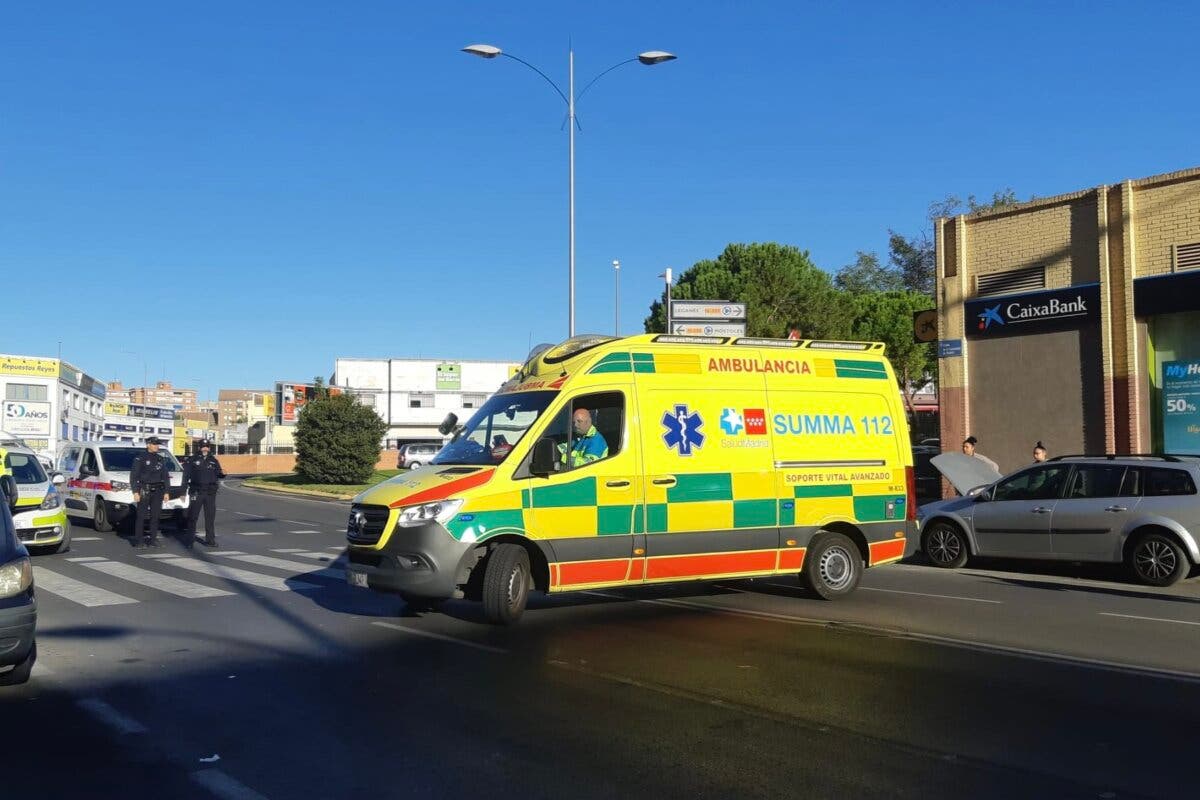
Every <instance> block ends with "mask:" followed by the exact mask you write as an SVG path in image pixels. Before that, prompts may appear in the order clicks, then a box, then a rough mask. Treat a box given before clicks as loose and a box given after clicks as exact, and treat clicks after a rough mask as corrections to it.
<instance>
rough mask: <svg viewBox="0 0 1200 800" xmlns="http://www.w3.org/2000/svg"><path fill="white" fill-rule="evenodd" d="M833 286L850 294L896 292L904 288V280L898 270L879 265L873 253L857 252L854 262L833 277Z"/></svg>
mask: <svg viewBox="0 0 1200 800" xmlns="http://www.w3.org/2000/svg"><path fill="white" fill-rule="evenodd" d="M833 284H834V285H835V286H837V288H839V289H841V290H842V291H843V292H849V293H850V294H866V293H867V292H898V291H900V290H901V289H903V288H904V278H903V276H902V275H901V273H900V271H899V270H897V269H895V268H890V267H885V266H883V265H882V264H880V263H879V256H878V255H876V254H875V253H864V252H863V251H862V250H859V251H858V258H857V259H856V260H855V262H854V263H853V264H847V265H846V266H844V267H842V268H841V269H840V270H838V272H837V275H835V276H833Z"/></svg>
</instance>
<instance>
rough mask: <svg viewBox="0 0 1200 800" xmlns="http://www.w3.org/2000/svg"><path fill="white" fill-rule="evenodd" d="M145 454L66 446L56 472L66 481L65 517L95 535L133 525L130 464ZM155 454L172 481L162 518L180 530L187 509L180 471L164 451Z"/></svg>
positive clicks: (100, 445)
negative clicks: (87, 525)
mask: <svg viewBox="0 0 1200 800" xmlns="http://www.w3.org/2000/svg"><path fill="white" fill-rule="evenodd" d="M145 452H146V448H145V447H139V446H137V445H133V444H127V443H124V442H81V443H72V444H68V445H65V446H64V447H63V448H62V451H61V453H60V454H59V456H58V471H59V472H61V473H62V474H63V477H65V478H66V480H67V483H66V486H65V488H64V492H63V494H64V501H63V502H64V504H65V505H66V508H67V515H68V516H71V517H75V518H76V519H87V520H90V521H91V523H92V526H93V527H94V528H95V529H96V530H98V531H111V530H112V529H113V527H114V526H116V525H120V524H121V523H123V522H125V521H126V520H127V519H128V520H129V521H130V523H131V524H132V521H133V516H134V514H135V513H136V511H137V505H136V504H135V503H134V502H133V492H132V491H130V489H129V469H130V467H131V466H132V465H133V460H134V459H135V458H137V457H138V456H140V455H142V454H143V453H145ZM158 452H159V454H160V455H161V456H162V457H163V458H165V459H166V460H167V470H168V472H169V473H170V477H171V488H170V494H169V495H168V497H167V498H166V499H165V500H163V510H162V516H163V517H164V518H165V517H173V518H174V520H175V524H176V526H179V527H182V525H183V524H184V522H185V519H186V516H187V507H188V498H187V494H186V493H184V492H183V468H182V467H181V466H179V462H178V461H176V460H175V456H173V455H171V454H170V453H168V452H167V451H166V450H165V449H161V450H159V451H158Z"/></svg>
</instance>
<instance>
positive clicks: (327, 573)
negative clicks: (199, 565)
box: [213, 552, 346, 580]
mask: <svg viewBox="0 0 1200 800" xmlns="http://www.w3.org/2000/svg"><path fill="white" fill-rule="evenodd" d="M213 555H215V556H224V557H225V558H232V559H233V560H234V561H241V562H243V563H246V564H255V565H256V566H260V567H271V568H272V569H282V570H287V571H288V572H293V573H299V574H301V575H303V576H305V577H308V576H309V575H318V576H320V577H322V578H339V579H342V580H344V579H345V578H346V572H345V570H340V569H331V568H326V569H319V568H318V567H317V565H316V564H308V563H306V562H304V561H289V560H288V559H286V558H272V557H271V556H255V555H247V554H245V553H220V552H218V553H213Z"/></svg>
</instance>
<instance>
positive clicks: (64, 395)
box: [0, 354, 106, 459]
mask: <svg viewBox="0 0 1200 800" xmlns="http://www.w3.org/2000/svg"><path fill="white" fill-rule="evenodd" d="M105 393H106V392H105V388H104V382H103V381H101V380H97V379H96V378H93V377H92V376H91V375H88V374H86V373H84V372H83V371H82V370H79V369H76V368H75V367H74V366H72V365H71V364H68V363H67V362H66V361H63V360H61V359H58V358H39V357H37V356H15V355H5V354H0V398H3V408H2V409H0V430H3V432H4V433H8V434H11V435H13V436H16V437H18V438H21V439H23V440H25V443H26V444H27V445H29V447H30V448H31V449H33V450H34V451H36V452H38V453H40V454H42V455H44V456H47V457H48V458H50V459H55V458H57V454H58V448H59V447H61V446H62V445H63V444H65V443H66V442H90V441H96V440H98V439H99V438H100V437H101V435H102V433H103V431H104V398H105Z"/></svg>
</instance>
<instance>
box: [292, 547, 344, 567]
mask: <svg viewBox="0 0 1200 800" xmlns="http://www.w3.org/2000/svg"><path fill="white" fill-rule="evenodd" d="M276 552H278V551H276ZM288 555H293V556H300V557H301V558H315V559H316V560H318V561H324V562H325V563H327V564H332V563H334V562H336V561H341V560H342V556H341V554H338V555H334V554H332V553H310V552H306V551H301V552H296V551H295V550H293V551H292V552H291V553H289V554H288Z"/></svg>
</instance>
